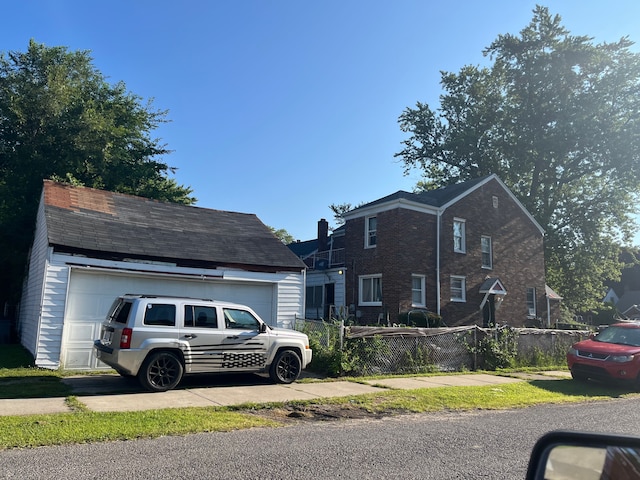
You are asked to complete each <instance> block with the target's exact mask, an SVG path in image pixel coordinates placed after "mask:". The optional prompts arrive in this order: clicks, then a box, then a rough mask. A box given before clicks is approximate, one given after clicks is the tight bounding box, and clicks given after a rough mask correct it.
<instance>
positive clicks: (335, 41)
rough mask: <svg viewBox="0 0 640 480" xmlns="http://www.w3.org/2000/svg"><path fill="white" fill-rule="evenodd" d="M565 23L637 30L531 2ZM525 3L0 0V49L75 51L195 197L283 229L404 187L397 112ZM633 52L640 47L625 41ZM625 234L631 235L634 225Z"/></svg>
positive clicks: (561, 2)
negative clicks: (147, 107)
mask: <svg viewBox="0 0 640 480" xmlns="http://www.w3.org/2000/svg"><path fill="white" fill-rule="evenodd" d="M538 3H541V4H543V5H546V6H548V7H549V8H550V10H551V12H552V13H554V14H555V13H557V14H560V15H561V16H562V17H563V23H564V25H565V26H566V27H567V28H568V29H569V30H570V31H571V33H572V34H575V35H589V36H592V37H595V40H596V41H615V40H618V39H619V38H620V37H622V36H625V35H627V36H629V37H630V38H631V39H632V40H634V41H638V42H640V23H638V18H640V2H638V1H637V0H627V1H615V0H613V1H608V2H603V1H594V0H553V1H548V2H546V3H542V2H538ZM535 4H536V2H535V1H528V0H518V1H514V0H484V1H475V0H474V1H472V0H468V1H461V0H458V1H455V0H452V1H446V2H445V1H426V0H422V1H409V0H394V1H392V0H389V1H379V0H323V1H316V2H310V1H303V0H297V1H293V0H292V1H288V0H287V1H284V0H283V1H267V0H263V1H250V0H228V1H221V0H217V1H205V0H199V1H189V0H185V1H182V2H177V1H175V0H172V1H167V0H153V1H147V0H144V1H135V0H127V1H122V0H111V1H109V2H97V1H84V0H73V1H72V0H51V1H44V0H42V1H34V0H22V1H20V2H3V5H2V16H3V19H4V21H3V25H2V29H0V50H2V51H9V50H17V51H24V50H26V48H27V45H28V42H29V39H30V38H33V39H34V40H36V41H38V42H41V43H44V44H46V45H48V46H61V45H62V46H66V47H68V48H69V49H70V50H90V51H91V54H92V56H93V58H94V63H95V65H96V67H97V68H98V69H99V70H100V71H101V72H102V73H103V74H104V75H106V76H108V77H109V80H110V81H112V82H116V81H120V80H122V81H124V82H125V84H126V85H127V88H128V90H129V91H131V92H133V93H135V94H137V95H139V96H140V97H142V98H143V99H145V100H146V99H149V98H153V101H154V103H153V105H154V106H155V108H157V109H160V110H168V111H169V114H168V118H169V119H170V120H171V122H170V123H168V124H165V125H162V126H161V127H160V128H159V129H158V130H156V131H155V136H157V137H159V138H161V139H162V141H163V143H165V144H166V145H167V146H168V148H170V149H171V150H173V153H172V154H171V155H169V156H167V157H166V159H165V160H166V162H167V163H168V164H169V165H172V166H175V167H177V168H178V171H177V173H176V175H175V178H176V180H177V181H178V182H179V183H181V184H185V185H189V186H191V187H192V188H193V190H194V195H195V196H196V197H197V198H198V203H197V205H198V206H201V207H206V208H215V209H221V210H231V211H238V212H245V213H255V214H256V215H257V216H258V217H259V218H260V219H261V220H262V221H263V222H264V223H266V224H267V225H270V226H273V227H275V228H284V229H286V230H287V231H288V232H289V233H291V234H292V235H293V236H294V237H295V238H296V239H300V240H307V239H311V238H314V237H315V234H316V225H317V221H318V219H320V218H326V219H327V220H329V221H330V223H331V224H333V216H332V212H331V211H330V209H329V208H328V206H329V205H330V204H331V203H351V204H354V205H355V204H358V203H361V202H367V201H371V200H375V199H377V198H379V197H382V196H384V195H387V194H390V193H393V192H395V191H397V190H400V189H402V190H411V189H412V187H413V186H414V185H415V183H416V182H417V181H418V179H419V173H418V172H414V173H412V174H410V175H409V176H404V175H403V168H402V165H401V164H400V163H398V162H397V160H396V159H395V158H394V154H395V153H397V152H399V151H400V150H401V141H402V140H403V139H404V138H405V135H404V134H403V133H402V132H401V131H400V129H399V127H398V122H397V120H398V117H399V115H400V114H401V113H402V111H403V110H404V109H405V108H407V107H413V106H415V104H416V102H418V101H420V102H426V103H428V104H429V105H430V106H432V107H436V106H437V105H438V95H439V94H440V93H441V89H440V84H439V80H440V71H441V70H446V71H453V72H457V71H458V70H459V69H460V68H461V67H462V66H464V65H467V64H474V65H477V64H482V63H484V62H486V59H485V58H484V57H483V56H482V50H483V48H484V47H486V46H488V45H489V44H490V43H491V42H492V41H493V40H494V39H495V38H496V37H497V36H498V35H499V34H502V33H514V34H517V33H518V32H519V31H520V30H521V29H522V28H524V27H525V26H526V25H527V24H528V23H529V21H530V20H531V17H532V10H533V8H534V7H535ZM634 49H635V51H640V50H639V49H638V46H634ZM635 243H636V244H638V245H640V236H637V237H636V241H635Z"/></svg>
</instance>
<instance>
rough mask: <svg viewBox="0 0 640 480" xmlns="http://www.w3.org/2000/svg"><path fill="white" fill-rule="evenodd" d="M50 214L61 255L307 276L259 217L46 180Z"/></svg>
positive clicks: (53, 237) (51, 240) (52, 234)
mask: <svg viewBox="0 0 640 480" xmlns="http://www.w3.org/2000/svg"><path fill="white" fill-rule="evenodd" d="M43 201H44V212H45V218H46V225H47V235H48V241H49V244H50V245H52V246H53V247H54V249H55V250H57V251H61V252H65V253H77V254H83V255H87V256H96V257H98V258H106V259H114V260H123V259H138V260H156V261H164V262H171V263H176V264H177V265H181V266H193V267H203V268H215V267H218V266H227V267H229V266H235V267H238V268H243V269H247V270H257V271H278V270H292V271H299V270H301V269H303V268H305V266H304V264H303V262H302V261H301V260H300V259H298V258H297V257H296V256H295V255H294V254H293V253H292V252H291V251H290V250H289V249H288V248H287V247H286V246H285V245H284V244H283V243H282V242H281V241H280V240H278V238H276V237H275V235H273V233H272V232H271V231H270V230H269V228H268V227H267V226H266V225H264V224H263V223H262V222H261V221H260V220H259V219H258V217H257V216H255V215H253V214H245V213H236V212H227V211H222V210H212V209H206V208H199V207H192V206H186V205H180V204H174V203H167V202H160V201H157V200H151V199H148V198H142V197H136V196H132V195H125V194H120V193H114V192H107V191H103V190H96V189H92V188H86V187H73V186H70V185H66V184H61V183H57V182H53V181H50V180H45V182H44V191H43Z"/></svg>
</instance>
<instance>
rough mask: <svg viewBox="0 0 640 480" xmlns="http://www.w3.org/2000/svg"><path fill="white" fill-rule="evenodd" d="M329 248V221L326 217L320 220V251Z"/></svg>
mask: <svg viewBox="0 0 640 480" xmlns="http://www.w3.org/2000/svg"><path fill="white" fill-rule="evenodd" d="M327 250H329V222H327V221H326V220H325V219H324V218H321V219H320V220H319V221H318V252H325V251H327Z"/></svg>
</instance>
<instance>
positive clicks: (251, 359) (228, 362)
mask: <svg viewBox="0 0 640 480" xmlns="http://www.w3.org/2000/svg"><path fill="white" fill-rule="evenodd" d="M265 363H267V356H266V355H264V354H261V353H233V352H225V353H224V358H223V360H222V368H251V367H262V366H264V364H265Z"/></svg>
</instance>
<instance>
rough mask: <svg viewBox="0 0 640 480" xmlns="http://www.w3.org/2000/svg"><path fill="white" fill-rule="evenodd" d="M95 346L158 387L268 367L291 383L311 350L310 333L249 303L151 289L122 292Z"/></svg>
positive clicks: (120, 368)
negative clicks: (276, 324) (272, 320)
mask: <svg viewBox="0 0 640 480" xmlns="http://www.w3.org/2000/svg"><path fill="white" fill-rule="evenodd" d="M94 351H95V354H96V357H97V358H98V359H100V360H101V361H102V362H104V363H106V364H107V365H109V366H111V367H112V368H114V369H115V370H116V371H117V372H118V373H119V374H120V375H123V376H137V377H138V380H139V382H140V384H141V385H142V386H143V387H144V388H146V389H148V390H151V391H154V392H163V391H166V390H170V389H172V388H174V387H176V385H178V383H180V380H181V379H182V377H183V375H185V374H191V373H215V372H269V375H270V377H271V379H272V380H273V381H274V382H277V383H291V382H293V381H295V380H296V379H297V378H298V376H299V375H300V372H301V370H302V369H304V368H305V367H306V366H307V365H308V364H309V362H311V357H312V352H311V349H310V348H309V338H308V337H307V336H306V335H305V334H303V333H300V332H297V331H295V330H288V329H279V328H272V327H270V326H268V325H267V324H266V323H264V321H262V319H261V318H260V317H259V316H258V315H257V314H256V313H255V312H254V311H253V310H251V309H250V308H249V307H246V306H244V305H236V304H232V303H224V302H218V301H213V300H206V299H194V298H184V297H164V296H153V295H124V296H122V297H119V298H117V299H116V301H115V302H114V303H113V305H112V307H111V309H110V311H109V314H108V315H107V319H106V320H105V321H104V323H103V324H102V332H101V335H100V339H99V340H96V341H95V342H94Z"/></svg>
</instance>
